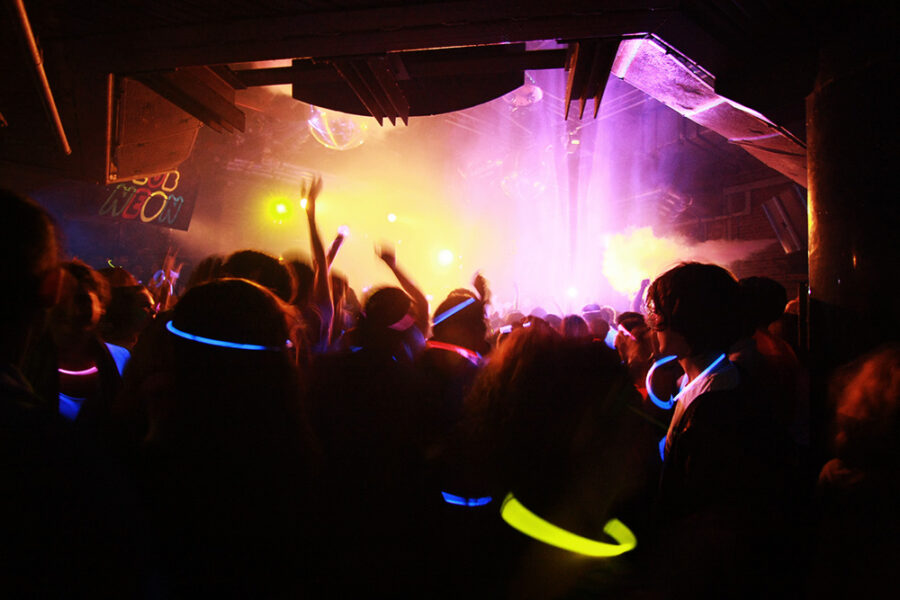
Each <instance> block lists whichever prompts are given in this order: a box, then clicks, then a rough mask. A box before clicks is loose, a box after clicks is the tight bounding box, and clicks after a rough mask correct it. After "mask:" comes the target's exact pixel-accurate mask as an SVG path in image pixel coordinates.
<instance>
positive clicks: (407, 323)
mask: <svg viewBox="0 0 900 600" xmlns="http://www.w3.org/2000/svg"><path fill="white" fill-rule="evenodd" d="M415 322H416V318H415V317H413V316H412V315H411V314H409V313H406V314H405V315H403V318H402V319H400V320H399V321H397V322H396V323H394V324H393V325H388V327H389V328H391V329H394V330H396V331H406V330H407V329H409V328H410V327H411V326H412V324H413V323H415Z"/></svg>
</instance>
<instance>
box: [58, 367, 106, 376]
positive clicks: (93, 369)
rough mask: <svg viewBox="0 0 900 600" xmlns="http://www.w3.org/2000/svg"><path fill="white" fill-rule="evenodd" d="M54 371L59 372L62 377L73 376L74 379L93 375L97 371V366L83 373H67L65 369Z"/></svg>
mask: <svg viewBox="0 0 900 600" xmlns="http://www.w3.org/2000/svg"><path fill="white" fill-rule="evenodd" d="M56 370H57V371H59V372H60V373H62V374H63V375H74V376H75V377H81V376H83V375H93V374H94V373H96V372H97V370H98V369H97V365H94V366H93V367H91V368H89V369H85V370H84V371H69V370H67V369H56Z"/></svg>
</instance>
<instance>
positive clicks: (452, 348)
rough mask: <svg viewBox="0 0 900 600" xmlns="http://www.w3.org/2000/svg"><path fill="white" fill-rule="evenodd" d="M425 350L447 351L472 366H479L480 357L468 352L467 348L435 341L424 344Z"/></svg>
mask: <svg viewBox="0 0 900 600" xmlns="http://www.w3.org/2000/svg"><path fill="white" fill-rule="evenodd" d="M425 347H426V348H434V349H435V350H447V351H448V352H455V353H457V354H459V355H460V356H462V357H463V358H465V359H466V360H468V361H469V362H470V363H472V364H473V365H476V366H477V365H480V364H481V358H482V357H481V355H480V354H479V353H477V352H475V351H474V350H469V349H468V348H463V347H462V346H457V345H456V344H447V343H445V342H438V341H435V340H428V341H427V342H425Z"/></svg>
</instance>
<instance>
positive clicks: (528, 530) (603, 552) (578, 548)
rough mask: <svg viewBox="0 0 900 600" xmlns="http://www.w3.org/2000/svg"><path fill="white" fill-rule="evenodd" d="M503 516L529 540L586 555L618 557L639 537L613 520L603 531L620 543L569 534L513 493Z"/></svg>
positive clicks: (503, 508) (634, 545) (505, 506)
mask: <svg viewBox="0 0 900 600" xmlns="http://www.w3.org/2000/svg"><path fill="white" fill-rule="evenodd" d="M500 516H501V517H502V518H503V520H504V521H506V523H507V524H508V525H509V526H510V527H512V528H513V529H517V530H518V531H520V532H522V533H524V534H525V535H527V536H529V537H532V538H534V539H536V540H538V541H541V542H544V543H545V544H549V545H550V546H556V547H557V548H562V549H563V550H568V551H569V552H575V553H577V554H584V555H586V556H596V557H608V556H618V555H620V554H624V553H626V552H628V551H629V550H632V549H634V548H635V547H636V546H637V538H636V537H635V535H634V533H632V532H631V530H630V529H628V527H626V526H625V524H624V523H622V522H621V521H619V520H618V519H610V520H609V521H607V522H606V525H604V526H603V532H604V533H606V535H608V536H609V537H611V538H612V539H614V540H615V541H616V542H618V543H616V544H608V543H606V542H598V541H597V540H592V539H590V538H586V537H583V536H580V535H578V534H575V533H572V532H571V531H566V530H565V529H563V528H562V527H558V526H556V525H554V524H553V523H550V522H549V521H545V520H544V519H542V518H541V517H539V516H537V515H536V514H534V513H533V512H531V511H530V510H528V509H527V508H525V507H524V506H522V503H521V502H519V501H518V500H517V499H516V498H515V496H513V495H512V492H510V493H509V494H507V495H506V499H505V500H503V505H502V506H501V508H500Z"/></svg>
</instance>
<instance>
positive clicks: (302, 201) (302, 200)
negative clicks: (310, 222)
mask: <svg viewBox="0 0 900 600" xmlns="http://www.w3.org/2000/svg"><path fill="white" fill-rule="evenodd" d="M306 202H307V199H306V198H300V208H302V209H303V210H306Z"/></svg>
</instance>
